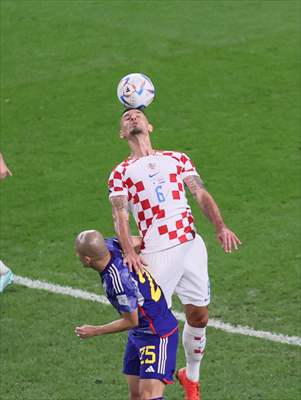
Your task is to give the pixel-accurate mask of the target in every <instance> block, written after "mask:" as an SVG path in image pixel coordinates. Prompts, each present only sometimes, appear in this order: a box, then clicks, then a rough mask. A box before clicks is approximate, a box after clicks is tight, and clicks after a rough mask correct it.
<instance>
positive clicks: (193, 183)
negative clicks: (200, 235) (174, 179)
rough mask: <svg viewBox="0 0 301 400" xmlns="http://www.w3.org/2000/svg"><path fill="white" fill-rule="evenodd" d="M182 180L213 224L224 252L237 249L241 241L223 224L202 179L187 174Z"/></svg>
mask: <svg viewBox="0 0 301 400" xmlns="http://www.w3.org/2000/svg"><path fill="white" fill-rule="evenodd" d="M184 182H185V184H186V186H187V187H188V189H189V190H190V192H191V193H192V195H193V197H194V198H195V199H196V201H197V203H198V205H199V207H200V208H201V210H202V211H203V213H204V214H205V215H206V217H207V218H208V219H209V221H211V222H212V223H213V225H214V226H215V229H216V237H217V240H218V241H219V242H220V244H221V245H222V247H223V249H224V251H225V252H226V253H231V252H232V250H234V249H235V250H237V249H238V245H240V244H241V241H240V240H239V238H238V237H237V236H236V235H235V233H234V232H232V231H231V230H230V229H229V228H228V227H227V226H226V225H225V223H224V220H223V218H222V216H221V213H220V211H219V208H218V206H217V204H216V202H215V201H214V199H213V197H212V196H211V194H210V193H209V192H208V191H207V190H206V189H205V186H204V183H203V181H202V179H201V178H200V177H199V176H197V175H195V176H188V177H186V178H185V179H184Z"/></svg>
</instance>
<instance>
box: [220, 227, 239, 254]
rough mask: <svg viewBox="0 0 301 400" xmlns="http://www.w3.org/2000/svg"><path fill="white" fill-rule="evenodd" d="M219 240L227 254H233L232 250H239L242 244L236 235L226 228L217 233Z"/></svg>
mask: <svg viewBox="0 0 301 400" xmlns="http://www.w3.org/2000/svg"><path fill="white" fill-rule="evenodd" d="M217 240H218V241H219V242H220V244H221V245H222V247H223V249H224V251H225V253H232V250H238V246H239V245H240V244H241V241H240V240H239V238H238V237H237V236H236V235H235V233H234V232H232V231H231V230H230V229H228V228H227V227H226V226H224V227H223V228H221V229H220V230H219V231H218V232H217Z"/></svg>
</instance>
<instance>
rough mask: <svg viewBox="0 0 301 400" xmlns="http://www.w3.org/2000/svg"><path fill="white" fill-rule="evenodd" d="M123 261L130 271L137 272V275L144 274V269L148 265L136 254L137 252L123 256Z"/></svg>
mask: <svg viewBox="0 0 301 400" xmlns="http://www.w3.org/2000/svg"><path fill="white" fill-rule="evenodd" d="M123 261H124V263H125V264H127V266H128V268H129V271H130V272H132V271H135V272H136V273H138V272H139V271H140V272H142V273H143V272H144V267H145V266H146V265H147V264H146V262H145V261H144V260H143V258H142V257H141V256H140V255H139V254H137V253H135V251H133V252H130V253H125V254H124V256H123Z"/></svg>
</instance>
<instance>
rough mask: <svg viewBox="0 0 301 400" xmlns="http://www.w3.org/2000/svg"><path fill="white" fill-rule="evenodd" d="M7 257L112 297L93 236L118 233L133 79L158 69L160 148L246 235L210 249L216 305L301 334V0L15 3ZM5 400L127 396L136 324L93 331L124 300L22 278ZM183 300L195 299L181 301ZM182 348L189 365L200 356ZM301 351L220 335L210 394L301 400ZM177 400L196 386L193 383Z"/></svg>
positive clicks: (154, 109)
mask: <svg viewBox="0 0 301 400" xmlns="http://www.w3.org/2000/svg"><path fill="white" fill-rule="evenodd" d="M0 5H1V21H0V22H1V28H0V29H1V31H0V33H1V38H0V39H1V61H0V62H1V64H0V67H1V71H0V72H1V77H0V78H1V98H0V100H1V131H0V133H1V142H0V149H1V151H2V152H3V154H4V156H5V159H6V161H7V163H8V165H9V167H10V169H11V170H12V172H13V177H12V178H9V179H7V180H6V181H4V182H1V184H0V191H1V198H0V202H1V203H0V206H1V220H0V223H1V229H0V235H1V236H0V240H1V242H0V243H1V259H3V261H5V262H6V263H7V264H8V265H10V266H11V268H12V269H13V271H14V272H15V273H16V274H17V275H21V276H26V277H30V278H32V279H44V280H46V281H49V282H53V283H57V284H62V285H69V286H72V287H76V288H81V289H85V290H89V291H93V292H99V283H98V281H97V279H96V278H95V275H94V274H93V273H92V272H89V271H85V270H83V269H81V267H80V265H79V263H78V261H77V260H76V258H75V256H74V252H73V240H74V237H75V235H76V234H77V233H78V232H79V231H81V230H83V229H91V228H97V229H100V230H102V231H103V232H104V234H105V235H112V233H113V228H112V223H111V211H110V205H109V202H108V199H107V189H106V182H107V177H108V174H109V172H110V170H111V168H112V167H113V166H114V165H115V164H116V163H118V162H119V161H121V160H122V159H123V158H125V157H126V156H127V145H126V143H123V142H121V141H120V139H119V137H118V126H119V118H120V114H121V111H122V107H121V105H120V104H119V103H118V100H117V98H116V93H115V92H116V85H117V82H118V81H119V79H120V78H121V77H122V76H123V75H125V74H127V73H128V72H138V71H141V72H144V73H146V74H147V75H149V76H150V77H151V78H152V80H153V82H154V84H155V87H156V90H157V98H156V99H155V101H154V103H153V104H152V105H151V106H150V108H149V110H148V112H147V113H148V116H149V118H150V121H151V122H152V123H153V125H154V127H155V131H154V133H153V143H154V146H155V147H156V148H164V149H175V150H182V151H185V152H186V153H188V154H189V155H190V156H191V157H192V159H193V160H194V162H195V163H196V165H197V167H198V170H199V172H200V174H201V176H202V177H203V179H204V181H205V183H206V186H207V188H208V190H209V191H210V192H211V193H212V194H213V196H214V198H215V199H216V200H217V203H218V205H219V206H220V208H221V210H222V213H223V216H224V218H225V221H226V223H227V224H228V225H229V227H230V228H231V229H233V230H234V231H235V232H236V233H237V234H238V236H239V237H240V238H241V240H242V242H243V246H242V248H241V249H240V251H239V252H237V253H235V254H231V255H225V254H224V253H223V252H222V250H221V248H220V247H219V245H218V243H217V242H216V240H215V236H214V231H213V229H212V227H211V226H210V224H209V223H208V222H207V221H206V220H205V218H204V217H203V216H201V214H200V212H199V211H198V210H197V207H196V205H195V204H193V203H192V200H191V204H192V206H193V211H194V215H195V219H196V223H197V227H198V231H199V232H200V233H201V234H202V236H203V237H204V240H205V242H206V244H207V247H208V252H209V270H210V276H211V283H212V292H213V296H212V304H211V306H210V314H211V316H212V317H214V318H221V319H222V320H223V321H225V322H229V323H232V324H240V325H248V326H251V327H253V328H255V329H258V330H266V331H271V332H276V333H282V334H286V335H295V336H296V335H297V336H300V335H301V329H300V319H301V315H300V307H299V301H300V259H301V254H300V248H299V245H300V140H299V139H300V136H299V135H300V119H299V112H300V48H301V46H300V44H301V43H300V11H301V10H300V2H299V1H294V0H287V1H284V0H279V1H274V0H252V1H248V0H241V1H232V0H215V1H209V0H204V1H167V0H166V1H116V0H115V1H105V0H102V1H97V0H93V1H92V0H91V1H90V0H87V1H84V0H61V1H59V0H36V1H34V0H30V1H29V0H1V1H0ZM0 305H1V323H0V335H1V340H0V357H1V367H0V398H1V399H4V400H84V399H85V400H93V399H96V398H98V399H102V400H112V399H114V400H124V399H126V398H127V388H126V384H125V381H124V378H123V376H122V374H121V372H120V371H121V362H122V351H123V347H124V344H125V341H126V335H125V334H120V335H115V336H114V335H113V336H108V337H103V338H95V339H93V340H90V341H79V340H78V338H76V337H75V336H74V335H73V328H74V326H76V325H78V324H82V323H95V324H96V323H104V322H107V321H110V320H112V319H113V318H115V317H116V314H115V312H114V311H113V310H112V309H111V308H110V307H108V306H102V305H99V304H94V303H91V302H86V301H83V300H77V299H74V298H70V297H64V296H60V295H54V294H51V293H46V292H42V291H38V290H31V289H26V288H23V287H21V286H17V285H14V286H12V287H11V288H9V289H8V290H7V291H6V292H4V294H3V295H0ZM175 308H176V309H180V305H179V303H178V302H177V301H176V300H175ZM183 362H184V359H183V349H180V351H179V356H178V366H179V367H180V366H182V365H183ZM300 373H301V370H300V348H299V347H295V346H288V345H283V344H278V343H272V342H268V341H264V340H261V339H254V338H249V337H245V336H239V335H231V334H228V333H224V332H221V331H217V330H214V329H212V328H209V329H208V345H207V354H206V357H205V359H204V361H203V366H202V388H203V399H204V400H283V399H285V400H296V399H297V398H298V397H299V396H300V394H301V388H300V379H299V378H300ZM166 397H167V399H168V400H181V399H182V398H183V396H182V394H181V392H180V388H179V387H178V385H173V386H172V387H169V388H168V389H167V390H166Z"/></svg>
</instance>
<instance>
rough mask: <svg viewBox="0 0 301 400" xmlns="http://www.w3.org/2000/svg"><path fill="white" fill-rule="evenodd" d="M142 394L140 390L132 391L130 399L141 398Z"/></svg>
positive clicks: (136, 399)
mask: <svg viewBox="0 0 301 400" xmlns="http://www.w3.org/2000/svg"><path fill="white" fill-rule="evenodd" d="M140 399H141V396H140V393H139V392H131V393H130V400H140Z"/></svg>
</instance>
